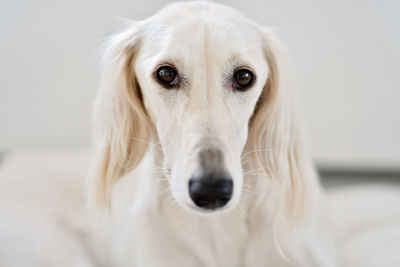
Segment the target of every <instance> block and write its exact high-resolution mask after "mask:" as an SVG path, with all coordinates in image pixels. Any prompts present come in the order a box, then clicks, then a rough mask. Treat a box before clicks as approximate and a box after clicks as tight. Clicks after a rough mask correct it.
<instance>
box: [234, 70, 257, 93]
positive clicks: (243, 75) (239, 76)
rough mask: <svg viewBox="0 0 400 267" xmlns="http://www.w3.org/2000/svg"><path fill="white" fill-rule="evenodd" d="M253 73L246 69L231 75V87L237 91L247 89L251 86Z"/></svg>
mask: <svg viewBox="0 0 400 267" xmlns="http://www.w3.org/2000/svg"><path fill="white" fill-rule="evenodd" d="M253 80H254V77H253V73H252V72H251V71H249V70H247V69H240V70H237V71H236V72H235V74H233V86H234V87H235V89H237V90H239V91H244V90H246V89H248V88H249V87H250V86H251V85H252V84H253Z"/></svg>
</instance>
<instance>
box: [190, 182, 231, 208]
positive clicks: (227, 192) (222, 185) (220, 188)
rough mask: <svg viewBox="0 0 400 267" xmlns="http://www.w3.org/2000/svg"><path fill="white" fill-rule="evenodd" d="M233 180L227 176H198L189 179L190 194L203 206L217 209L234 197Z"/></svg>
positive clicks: (194, 200)
mask: <svg viewBox="0 0 400 267" xmlns="http://www.w3.org/2000/svg"><path fill="white" fill-rule="evenodd" d="M232 194H233V182H232V180H231V179H226V178H222V179H221V178H212V179H210V178H209V177H207V176H206V177H196V178H195V179H191V180H190V181H189V195H190V198H191V199H192V200H193V202H194V203H195V204H196V205H197V206H198V207H201V208H205V209H216V208H220V207H223V206H225V205H226V204H227V203H228V202H229V200H230V199H231V198H232Z"/></svg>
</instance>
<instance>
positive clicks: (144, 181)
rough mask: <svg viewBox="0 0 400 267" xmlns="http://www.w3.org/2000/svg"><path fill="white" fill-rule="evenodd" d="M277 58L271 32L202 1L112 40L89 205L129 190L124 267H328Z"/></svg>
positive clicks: (308, 171) (309, 173) (310, 173)
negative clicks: (116, 187) (120, 188)
mask: <svg viewBox="0 0 400 267" xmlns="http://www.w3.org/2000/svg"><path fill="white" fill-rule="evenodd" d="M281 54H282V47H281V45H280V43H279V42H278V41H277V40H276V39H275V38H274V37H273V36H272V34H271V33H270V32H269V31H268V30H267V29H265V28H263V27H260V26H259V25H257V24H256V23H254V22H253V21H251V20H249V19H248V18H246V17H245V16H243V15H242V14H241V13H239V12H238V11H236V10H233V9H231V8H228V7H225V6H221V5H218V4H212V3H206V2H194V3H178V4H172V5H169V6H167V7H166V8H164V9H163V10H161V11H160V12H158V13H157V14H155V15H154V16H152V17H150V18H149V19H147V20H145V21H142V22H136V23H132V24H130V25H129V26H128V28H127V29H126V30H125V31H123V32H121V33H119V34H117V35H115V36H113V37H112V38H111V40H110V42H109V44H107V47H106V51H105V53H104V58H103V62H102V63H103V66H104V69H103V72H102V75H103V76H102V81H101V88H100V92H99V95H98V99H97V105H96V112H95V113H96V120H95V122H96V126H97V128H96V129H95V133H96V134H97V139H96V146H97V148H98V151H97V162H96V163H95V169H94V172H93V180H92V183H91V185H90V199H91V201H92V202H93V203H95V204H97V206H100V207H102V208H104V207H108V206H109V204H110V201H111V193H112V190H111V188H112V185H113V184H114V183H115V182H116V181H118V180H119V179H120V178H121V177H122V176H124V175H126V176H127V177H126V178H125V179H130V180H132V183H133V184H132V185H125V186H124V187H125V188H124V189H125V190H126V189H128V188H129V190H128V191H129V192H128V194H129V195H131V196H132V200H131V203H133V207H132V210H131V216H130V217H127V218H126V220H130V222H129V224H130V227H131V228H132V229H130V230H131V232H130V233H129V234H126V235H125V236H124V239H125V240H126V241H127V242H128V243H126V244H125V245H122V247H124V248H125V249H126V250H127V251H126V254H125V256H128V257H129V259H126V258H122V256H121V255H120V256H119V257H118V259H122V262H123V263H129V264H128V265H129V266H196V267H197V266H207V267H212V266H215V267H216V266H238V267H239V266H274V267H278V266H289V265H294V266H308V267H311V266H335V264H334V260H333V257H332V253H333V252H332V251H331V250H330V249H329V248H328V247H329V246H328V244H327V242H326V240H325V235H324V234H322V232H321V231H320V230H319V227H320V225H319V222H317V220H315V213H316V212H318V209H319V208H318V207H317V206H316V205H315V204H316V203H319V200H318V191H319V188H318V183H317V179H316V175H315V173H314V169H313V167H312V165H311V163H310V158H309V155H308V153H307V152H306V150H305V149H304V146H303V140H302V136H301V131H300V129H299V126H298V124H297V123H298V119H297V118H296V113H295V111H294V110H293V106H292V104H291V100H290V97H291V94H292V93H291V91H290V88H289V87H290V84H289V83H288V82H287V80H285V78H286V77H285V74H284V71H285V68H284V66H281V56H282V55H281ZM133 170H135V171H133ZM121 194H122V193H121V192H119V193H117V194H115V195H121ZM125 201H126V200H125ZM120 205H121V204H120V203H119V202H118V204H115V203H114V205H113V206H114V207H115V206H116V207H119V206H120ZM128 235H130V238H127V236H128ZM122 265H123V264H122Z"/></svg>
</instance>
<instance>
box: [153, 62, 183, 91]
mask: <svg viewBox="0 0 400 267" xmlns="http://www.w3.org/2000/svg"><path fill="white" fill-rule="evenodd" d="M155 75H156V78H157V81H158V82H159V83H160V84H161V85H163V86H164V87H167V88H172V87H174V86H176V85H177V84H178V82H179V77H178V73H177V72H176V70H175V69H174V68H172V67H170V66H162V67H160V68H158V69H157V71H156V73H155Z"/></svg>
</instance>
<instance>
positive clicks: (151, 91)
mask: <svg viewBox="0 0 400 267" xmlns="http://www.w3.org/2000/svg"><path fill="white" fill-rule="evenodd" d="M170 11H171V12H172V10H170ZM165 13H166V14H163V16H162V17H161V18H159V19H158V20H157V22H156V23H153V24H152V26H151V27H148V29H147V31H146V34H144V36H143V39H142V42H141V48H140V49H139V51H138V54H137V58H136V61H135V62H136V63H135V70H136V77H137V80H138V82H139V85H140V88H141V93H142V95H143V102H144V106H145V109H146V111H147V113H148V115H149V116H150V118H151V121H152V123H153V125H154V126H155V128H156V131H157V135H158V138H159V141H160V143H161V148H162V150H163V154H164V157H163V158H164V166H163V167H164V169H166V170H170V175H168V177H169V181H170V186H171V191H172V194H173V196H174V197H175V199H176V200H177V201H178V203H180V204H182V205H183V206H185V207H190V208H192V209H194V210H197V211H201V212H207V211H208V212H209V211H214V210H223V209H228V208H229V207H232V206H234V205H235V204H236V203H237V202H238V200H239V198H240V194H241V187H242V180H243V175H242V168H241V154H242V151H243V147H244V145H245V143H246V140H247V136H248V125H249V120H250V118H251V116H252V114H253V112H254V109H255V106H256V103H257V100H258V99H259V97H260V95H261V92H262V90H263V87H264V85H265V82H266V79H267V76H268V63H267V62H266V60H265V56H264V51H263V46H262V45H263V44H262V39H261V37H260V34H259V32H258V31H257V29H255V28H254V26H253V25H252V24H251V23H249V22H248V21H247V20H246V19H244V18H242V17H241V16H239V14H234V15H235V16H232V17H228V18H225V19H224V20H221V19H219V18H217V17H214V18H212V17H206V16H205V15H206V14H207V13H204V14H202V12H201V11H200V14H191V15H185V16H179V15H178V16H176V14H175V13H173V14H170V13H169V12H165ZM208 15H215V16H217V15H218V14H213V13H211V14H210V13H209V14H208ZM167 172H168V173H169V171H167Z"/></svg>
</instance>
